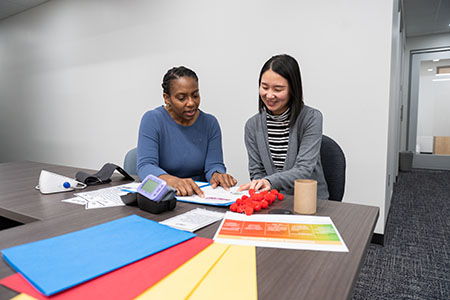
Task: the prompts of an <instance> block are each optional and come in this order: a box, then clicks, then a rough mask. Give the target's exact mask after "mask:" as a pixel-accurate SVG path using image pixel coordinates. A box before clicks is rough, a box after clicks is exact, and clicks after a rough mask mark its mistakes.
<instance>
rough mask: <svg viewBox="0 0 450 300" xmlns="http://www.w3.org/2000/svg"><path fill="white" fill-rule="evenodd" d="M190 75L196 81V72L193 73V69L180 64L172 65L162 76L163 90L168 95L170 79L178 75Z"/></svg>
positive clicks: (178, 76)
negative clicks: (177, 65) (178, 65)
mask: <svg viewBox="0 0 450 300" xmlns="http://www.w3.org/2000/svg"><path fill="white" fill-rule="evenodd" d="M185 76H187V77H192V78H194V79H195V81H197V82H198V77H197V74H195V72H194V71H192V70H191V69H188V68H186V67H183V66H180V67H173V68H172V69H170V70H169V71H167V73H166V74H165V75H164V77H163V82H162V84H161V86H162V88H163V92H164V93H165V94H167V95H169V96H170V84H171V82H172V80H174V79H178V78H180V77H185Z"/></svg>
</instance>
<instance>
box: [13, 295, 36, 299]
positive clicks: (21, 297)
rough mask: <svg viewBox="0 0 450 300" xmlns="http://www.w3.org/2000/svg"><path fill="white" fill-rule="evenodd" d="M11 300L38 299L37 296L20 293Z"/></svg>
mask: <svg viewBox="0 0 450 300" xmlns="http://www.w3.org/2000/svg"><path fill="white" fill-rule="evenodd" d="M11 300H36V298H33V297H31V296H28V295H27V294H19V295H17V296H15V297H14V298H11Z"/></svg>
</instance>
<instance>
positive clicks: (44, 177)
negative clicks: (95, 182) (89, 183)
mask: <svg viewBox="0 0 450 300" xmlns="http://www.w3.org/2000/svg"><path fill="white" fill-rule="evenodd" d="M85 187H86V184H84V183H82V182H79V181H76V180H75V179H72V178H69V177H66V176H62V175H59V174H55V173H52V172H49V171H46V170H42V171H41V175H40V176H39V184H38V185H37V186H36V189H38V190H39V191H40V192H41V193H42V194H52V193H60V192H68V191H73V190H74V189H84V188H85Z"/></svg>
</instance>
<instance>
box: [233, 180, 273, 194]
mask: <svg viewBox="0 0 450 300" xmlns="http://www.w3.org/2000/svg"><path fill="white" fill-rule="evenodd" d="M271 188H272V186H271V184H270V182H269V181H268V180H267V179H265V178H263V179H256V180H253V181H252V182H250V183H244V184H241V185H240V186H239V188H238V192H242V191H245V190H249V189H253V190H255V191H256V192H257V191H268V190H270V189H271Z"/></svg>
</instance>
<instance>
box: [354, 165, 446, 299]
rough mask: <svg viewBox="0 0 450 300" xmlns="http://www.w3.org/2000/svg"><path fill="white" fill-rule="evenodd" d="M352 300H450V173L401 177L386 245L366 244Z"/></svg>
mask: <svg viewBox="0 0 450 300" xmlns="http://www.w3.org/2000/svg"><path fill="white" fill-rule="evenodd" d="M353 299H354V300H357V299H358V300H359V299H389V300H390V299H450V171H434V170H422V169H413V171H412V172H400V173H399V176H398V179H397V183H396V184H395V186H394V194H393V197H392V202H391V209H390V213H389V217H388V222H387V225H386V228H385V235H384V246H381V245H375V244H371V245H370V247H369V251H368V254H367V257H366V260H365V262H364V265H363V267H362V270H361V274H360V277H359V279H358V282H357V284H356V287H355V292H354V295H353Z"/></svg>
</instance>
